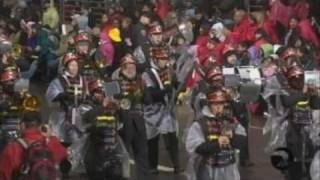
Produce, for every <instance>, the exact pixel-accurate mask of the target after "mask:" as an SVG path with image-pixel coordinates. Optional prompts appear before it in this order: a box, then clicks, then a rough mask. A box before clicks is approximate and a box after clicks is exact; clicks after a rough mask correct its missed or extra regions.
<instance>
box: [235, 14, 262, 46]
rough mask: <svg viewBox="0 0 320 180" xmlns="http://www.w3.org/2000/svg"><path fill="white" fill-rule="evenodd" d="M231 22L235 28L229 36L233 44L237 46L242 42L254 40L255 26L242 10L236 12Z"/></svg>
mask: <svg viewBox="0 0 320 180" xmlns="http://www.w3.org/2000/svg"><path fill="white" fill-rule="evenodd" d="M233 20H234V22H235V26H234V27H233V30H232V33H231V35H232V38H233V39H234V41H235V43H237V44H238V43H240V42H242V41H253V40H254V39H255V32H256V29H257V26H256V24H255V22H254V21H253V20H252V19H251V17H250V16H249V15H247V13H246V12H245V11H244V10H236V11H235V12H234V16H233Z"/></svg>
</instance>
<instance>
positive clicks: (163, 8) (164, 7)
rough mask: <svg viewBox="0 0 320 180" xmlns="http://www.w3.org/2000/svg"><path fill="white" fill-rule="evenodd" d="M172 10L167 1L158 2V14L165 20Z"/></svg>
mask: <svg viewBox="0 0 320 180" xmlns="http://www.w3.org/2000/svg"><path fill="white" fill-rule="evenodd" d="M170 10H171V7H170V4H169V2H168V1H167V0H158V3H157V7H156V14H157V15H158V16H159V17H160V18H161V19H162V20H164V19H165V18H166V17H167V15H168V14H169V12H170Z"/></svg>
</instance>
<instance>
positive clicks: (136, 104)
mask: <svg viewBox="0 0 320 180" xmlns="http://www.w3.org/2000/svg"><path fill="white" fill-rule="evenodd" d="M120 63H121V67H120V68H119V69H118V70H116V71H115V72H114V73H113V75H112V79H113V80H116V81H118V82H119V84H120V89H121V93H120V94H119V95H117V96H116V99H117V100H118V101H119V103H120V110H119V116H120V121H121V123H122V124H123V127H122V128H121V130H120V135H121V137H122V139H123V141H124V144H125V146H126V148H127V150H128V151H129V150H130V149H131V150H132V152H133V156H134V159H135V162H136V173H137V177H138V179H141V180H144V179H148V174H149V172H148V170H149V169H148V149H147V135H146V127H145V120H144V118H143V93H144V89H143V82H142V78H141V76H140V75H139V74H137V72H136V60H135V59H134V57H133V56H132V55H131V54H127V55H126V56H124V57H123V58H122V60H121V62H120ZM127 65H132V66H133V68H134V69H135V70H134V72H133V74H132V75H128V73H130V72H127V73H126V68H127ZM131 73H132V72H131Z"/></svg>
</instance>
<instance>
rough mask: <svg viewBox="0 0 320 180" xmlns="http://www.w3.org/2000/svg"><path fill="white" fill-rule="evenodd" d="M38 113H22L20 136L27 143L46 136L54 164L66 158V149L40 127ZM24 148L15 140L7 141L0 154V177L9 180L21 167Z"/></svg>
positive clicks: (2, 179)
mask: <svg viewBox="0 0 320 180" xmlns="http://www.w3.org/2000/svg"><path fill="white" fill-rule="evenodd" d="M40 123H41V119H40V115H39V113H38V112H27V113H25V114H24V116H23V118H22V120H21V124H20V128H21V138H22V139H23V140H24V141H25V142H26V143H28V144H31V143H33V142H35V141H38V140H42V139H45V138H47V140H48V148H49V149H50V150H52V154H53V160H54V161H55V163H56V164H60V162H61V161H62V160H63V159H65V158H66V156H67V150H66V149H65V148H64V147H63V146H62V144H61V143H60V141H59V140H58V139H57V138H56V137H54V136H50V135H49V133H44V132H42V131H41V128H40ZM23 156H24V148H23V146H22V145H21V144H20V143H18V142H17V141H14V142H11V143H9V144H8V145H7V146H6V147H5V148H4V150H3V152H2V154H1V155H0V179H1V180H11V179H12V176H13V173H14V172H15V171H16V170H19V168H21V165H22V163H23V160H24V159H23Z"/></svg>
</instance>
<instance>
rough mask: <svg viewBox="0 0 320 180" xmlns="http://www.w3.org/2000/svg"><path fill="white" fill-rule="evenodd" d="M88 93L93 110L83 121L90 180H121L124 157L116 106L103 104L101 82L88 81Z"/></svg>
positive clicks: (104, 102) (110, 103)
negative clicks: (85, 130)
mask: <svg viewBox="0 0 320 180" xmlns="http://www.w3.org/2000/svg"><path fill="white" fill-rule="evenodd" d="M89 91H90V93H91V97H92V98H91V100H92V103H93V104H92V109H91V110H90V111H88V112H87V113H85V114H84V117H83V121H84V124H86V127H87V132H88V134H89V138H88V141H87V143H88V149H87V152H86V156H85V160H84V162H85V165H86V170H87V172H88V176H89V179H92V180H98V179H101V180H103V179H105V180H107V179H114V180H122V179H124V175H123V165H122V164H123V159H124V155H125V153H124V150H123V148H122V147H121V140H120V137H119V133H118V129H119V124H120V122H119V114H118V107H117V104H115V103H114V102H113V101H112V100H111V98H110V100H109V102H106V100H105V98H106V97H105V95H104V94H105V93H104V91H103V83H102V81H101V80H94V81H91V82H90V83H89ZM127 168H128V167H127Z"/></svg>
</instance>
